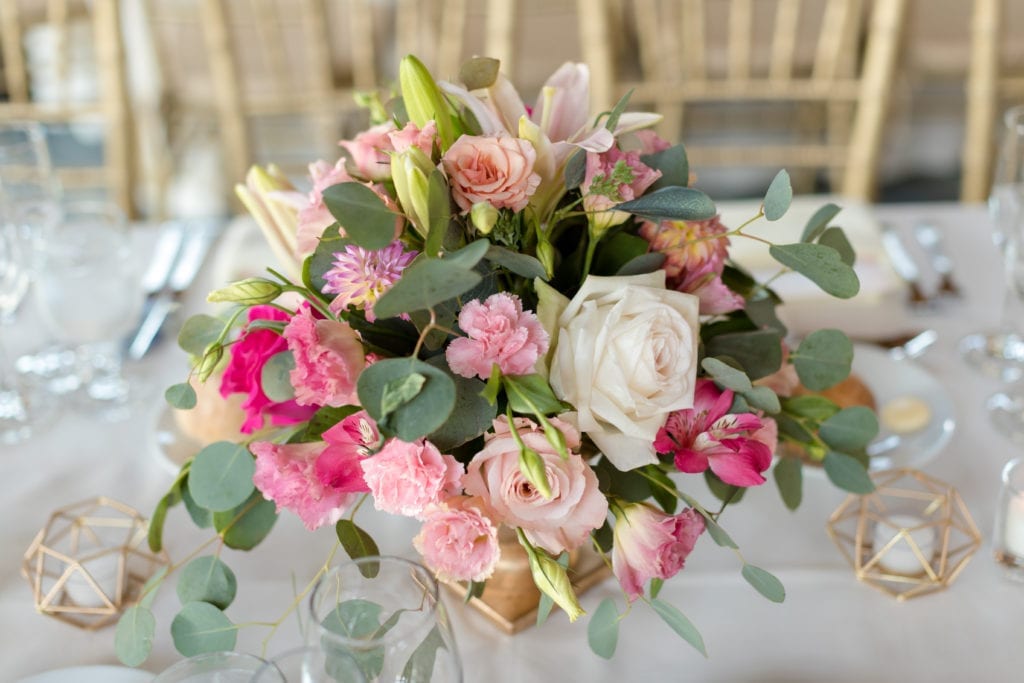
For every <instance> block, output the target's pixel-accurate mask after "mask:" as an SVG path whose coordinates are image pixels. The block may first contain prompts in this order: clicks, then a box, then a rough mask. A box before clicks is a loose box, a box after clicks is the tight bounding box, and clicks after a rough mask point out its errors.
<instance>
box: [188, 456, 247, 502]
mask: <svg viewBox="0 0 1024 683" xmlns="http://www.w3.org/2000/svg"><path fill="white" fill-rule="evenodd" d="M255 471H256V463H255V462H254V461H253V458H252V455H251V454H250V453H249V451H248V450H246V448H245V446H242V445H239V444H236V443H231V442H230V441H217V442H216V443H212V444H210V445H209V446H207V447H206V448H204V449H203V450H201V451H199V453H197V454H196V457H195V460H193V461H192V467H191V469H190V470H189V476H188V490H189V493H190V494H191V496H192V500H194V501H195V502H196V504H198V505H199V506H200V507H204V508H206V509H207V510H212V511H214V512H220V511H222V510H230V509H231V508H234V507H235V506H237V505H239V504H241V503H243V502H244V501H245V500H246V498H248V497H249V495H250V494H251V493H252V492H253V489H254V488H255V487H254V486H253V483H252V475H253V473H254V472H255Z"/></svg>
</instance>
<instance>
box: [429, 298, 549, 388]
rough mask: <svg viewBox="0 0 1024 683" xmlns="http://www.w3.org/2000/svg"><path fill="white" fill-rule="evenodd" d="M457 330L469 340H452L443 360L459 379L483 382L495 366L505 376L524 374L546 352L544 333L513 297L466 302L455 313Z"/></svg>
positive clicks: (546, 336) (534, 319) (531, 370)
mask: <svg viewBox="0 0 1024 683" xmlns="http://www.w3.org/2000/svg"><path fill="white" fill-rule="evenodd" d="M459 327H461V328H462V331H463V332H465V333H466V334H467V335H469V337H468V338H466V337H459V338H458V339H455V340H453V341H452V343H451V344H449V345H448V349H447V351H446V352H445V358H447V359H448V365H449V366H450V367H451V369H452V372H454V373H455V374H457V375H462V376H463V377H473V376H476V377H480V378H481V379H487V378H488V377H490V375H491V366H492V365H494V364H495V363H497V364H498V367H499V368H501V372H502V373H503V374H505V375H528V374H530V373H532V372H533V368H534V366H535V365H536V364H537V359H538V358H539V357H541V356H543V355H544V354H545V353H547V351H548V342H549V338H548V333H547V332H546V331H545V330H544V328H543V327H541V324H540V321H539V320H537V316H536V315H534V314H533V313H532V312H531V311H523V302H522V301H520V299H519V297H518V296H516V295H514V294H506V293H504V292H501V293H498V294H492V295H491V296H489V297H487V300H486V301H484V302H483V303H480V301H478V300H475V299H474V300H473V301H470V302H469V303H467V304H466V305H465V306H463V307H462V311H461V312H460V313H459Z"/></svg>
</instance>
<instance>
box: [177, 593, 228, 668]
mask: <svg viewBox="0 0 1024 683" xmlns="http://www.w3.org/2000/svg"><path fill="white" fill-rule="evenodd" d="M171 637H172V638H174V647H175V648H176V649H177V650H178V652H180V653H181V654H183V655H185V656H186V657H194V656H196V655H199V654H203V653H204V652H221V651H224V650H233V649H234V648H235V641H236V640H237V638H238V630H237V628H236V627H235V625H234V624H232V623H231V620H230V619H228V618H227V616H226V615H225V614H224V612H222V611H220V610H219V609H217V608H216V607H214V606H213V605H211V604H210V603H208V602H189V603H185V605H184V606H183V607H182V608H181V611H180V612H178V614H177V616H175V617H174V621H172V622H171Z"/></svg>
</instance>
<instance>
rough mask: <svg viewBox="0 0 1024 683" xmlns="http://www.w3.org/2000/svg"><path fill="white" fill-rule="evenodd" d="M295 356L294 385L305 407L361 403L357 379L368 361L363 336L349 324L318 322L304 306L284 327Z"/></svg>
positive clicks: (297, 400) (297, 398)
mask: <svg viewBox="0 0 1024 683" xmlns="http://www.w3.org/2000/svg"><path fill="white" fill-rule="evenodd" d="M284 338H285V341H286V342H287V343H288V348H289V349H291V351H292V355H294V356H295V369H293V370H292V371H291V375H290V379H291V384H292V386H293V387H295V401H296V402H297V403H298V404H299V405H301V406H308V405H317V406H334V407H338V406H343V405H347V404H350V403H358V402H359V400H358V398H357V397H356V379H358V377H359V373H361V372H362V371H363V367H365V365H366V360H365V358H364V355H363V345H362V344H361V343H360V341H359V335H357V334H356V332H355V330H353V329H352V328H351V327H349V325H348V323H345V322H338V321H337V320H327V319H322V318H320V319H318V318H317V317H315V316H314V315H313V309H312V307H310V306H309V305H303V306H302V307H301V308H300V309H299V310H298V312H296V314H295V315H294V316H292V319H291V321H290V322H289V323H288V324H287V325H286V326H285V328H284Z"/></svg>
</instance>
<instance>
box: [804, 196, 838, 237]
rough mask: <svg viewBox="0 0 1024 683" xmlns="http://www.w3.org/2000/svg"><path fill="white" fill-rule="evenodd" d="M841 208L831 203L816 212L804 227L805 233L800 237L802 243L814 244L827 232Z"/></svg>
mask: <svg viewBox="0 0 1024 683" xmlns="http://www.w3.org/2000/svg"><path fill="white" fill-rule="evenodd" d="M839 211H840V208H839V207H838V206H836V205H835V204H832V203H829V204H826V205H825V206H823V207H821V208H820V209H818V210H817V211H815V212H814V215H813V216H811V217H810V219H808V221H807V224H806V225H805V226H804V232H803V234H802V235H800V241H801V242H813V241H814V240H816V239H818V237H819V236H820V235H821V233H823V232H824V231H825V228H826V227H827V226H828V222H829V221H830V220H832V219H833V218H835V217H836V214H838V213H839Z"/></svg>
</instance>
